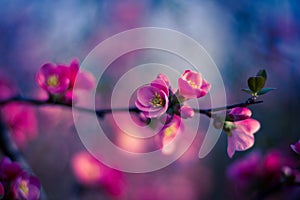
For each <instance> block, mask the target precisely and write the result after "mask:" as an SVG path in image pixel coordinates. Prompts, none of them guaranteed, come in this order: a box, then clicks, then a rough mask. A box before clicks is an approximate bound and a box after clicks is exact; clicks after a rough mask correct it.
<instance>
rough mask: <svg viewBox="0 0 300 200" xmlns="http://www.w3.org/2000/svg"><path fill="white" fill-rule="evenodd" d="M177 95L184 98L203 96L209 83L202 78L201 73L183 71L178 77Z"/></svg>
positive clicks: (207, 89) (208, 88)
mask: <svg viewBox="0 0 300 200" xmlns="http://www.w3.org/2000/svg"><path fill="white" fill-rule="evenodd" d="M178 87H179V95H181V96H183V97H185V98H188V99H189V98H200V97H203V96H205V95H206V94H207V93H208V91H209V90H210V88H211V85H210V84H209V83H208V82H207V81H206V80H205V79H203V78H202V76H201V74H200V73H198V72H195V71H191V70H185V72H184V73H183V74H182V75H181V77H180V78H179V79H178Z"/></svg>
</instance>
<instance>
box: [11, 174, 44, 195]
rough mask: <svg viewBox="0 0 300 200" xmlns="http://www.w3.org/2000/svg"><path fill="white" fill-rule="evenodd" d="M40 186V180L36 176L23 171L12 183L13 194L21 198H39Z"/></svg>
mask: <svg viewBox="0 0 300 200" xmlns="http://www.w3.org/2000/svg"><path fill="white" fill-rule="evenodd" d="M40 187H41V186H40V182H39V180H38V179H37V178H36V177H34V176H31V175H30V174H28V173H27V172H22V173H21V174H20V175H19V176H18V177H17V178H16V179H15V180H14V182H13V184H12V192H13V196H14V198H15V199H20V200H38V199H39V197H40Z"/></svg>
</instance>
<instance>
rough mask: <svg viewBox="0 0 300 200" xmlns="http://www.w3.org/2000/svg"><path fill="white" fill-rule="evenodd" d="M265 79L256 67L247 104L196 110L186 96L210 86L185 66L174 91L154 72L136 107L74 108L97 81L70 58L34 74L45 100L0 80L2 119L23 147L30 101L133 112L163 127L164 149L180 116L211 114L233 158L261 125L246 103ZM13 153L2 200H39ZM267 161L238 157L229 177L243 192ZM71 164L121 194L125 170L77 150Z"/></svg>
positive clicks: (5, 163) (33, 129)
mask: <svg viewBox="0 0 300 200" xmlns="http://www.w3.org/2000/svg"><path fill="white" fill-rule="evenodd" d="M266 80H267V73H266V71H265V70H260V71H259V72H258V73H257V74H256V75H255V76H253V77H250V78H249V79H248V88H246V89H243V91H244V92H246V93H248V94H250V97H249V98H248V99H247V100H246V101H245V102H242V103H238V104H233V105H227V106H224V107H219V108H208V109H196V108H192V107H191V106H190V105H189V100H191V99H200V98H202V97H204V96H205V95H207V94H208V93H209V91H210V89H211V88H212V87H213V85H211V84H210V83H209V82H208V81H207V80H206V79H205V78H204V77H203V76H202V74H201V73H199V72H196V71H192V70H185V71H184V72H183V74H182V75H181V76H180V77H179V78H178V89H175V88H174V87H172V85H171V83H170V80H169V78H168V76H167V75H165V74H158V75H157V77H156V79H154V80H153V81H151V82H150V83H149V84H148V85H143V86H141V87H139V88H138V89H137V91H136V99H135V107H129V108H105V109H99V110H90V109H88V108H84V107H76V100H77V96H76V93H75V89H83V90H92V89H94V88H95V86H96V80H95V78H94V77H93V75H92V74H91V73H89V72H86V71H80V67H79V61H78V59H73V60H72V61H71V62H70V64H68V65H65V64H54V63H51V62H48V63H45V64H44V65H42V66H41V68H40V69H39V71H38V72H37V75H36V81H37V83H38V85H39V86H40V87H41V88H42V89H43V90H44V91H46V93H47V94H48V98H47V99H46V100H40V99H30V98H26V97H22V96H21V95H19V94H18V93H17V92H16V91H17V90H15V89H14V88H12V87H11V86H10V85H9V84H5V83H4V82H2V81H0V88H1V90H2V92H1V95H0V108H1V118H0V119H1V121H2V122H3V123H4V124H5V126H6V128H8V130H9V131H10V132H11V137H12V138H13V142H15V143H16V144H17V146H18V147H19V148H22V147H23V146H24V145H26V142H27V141H28V140H32V139H34V137H35V136H36V134H37V124H38V121H37V119H36V117H35V111H34V110H33V109H32V105H36V106H42V105H53V106H66V107H70V108H71V107H74V108H76V109H77V110H78V111H82V112H95V113H96V114H97V116H98V117H99V119H102V118H103V117H104V116H105V115H106V114H110V113H112V111H118V112H123V111H129V112H133V113H135V114H137V116H138V117H139V118H140V119H141V121H142V122H143V123H146V124H148V123H149V122H150V121H151V120H154V119H155V120H157V121H158V122H159V123H160V125H161V127H162V128H161V129H160V131H159V133H158V134H157V135H158V136H157V138H158V144H159V146H160V147H161V149H162V152H163V151H164V149H165V147H166V146H167V145H168V144H169V143H171V142H172V140H173V139H174V138H175V137H176V136H177V134H178V133H179V132H183V128H184V126H183V125H184V120H188V119H189V118H192V117H194V116H195V114H203V115H205V116H207V117H209V118H211V120H212V121H213V125H214V127H215V128H216V129H220V130H223V131H224V133H226V135H227V138H228V140H227V141H228V142H227V154H228V156H229V157H230V158H232V157H233V155H234V154H235V152H236V151H245V150H248V149H249V148H251V147H252V146H253V145H254V142H255V139H254V134H255V133H256V132H258V130H259V129H260V126H261V125H260V122H259V121H257V120H256V119H253V118H252V111H251V110H250V109H249V108H248V106H250V105H254V104H257V103H262V101H258V100H257V98H258V97H259V96H261V95H264V94H266V93H268V92H270V91H272V90H273V89H274V88H265V83H266ZM75 85H76V88H75ZM224 116H225V117H224ZM5 133H6V132H5V131H1V135H0V136H1V137H0V140H1V142H2V143H3V142H4V143H5V142H6V141H7V140H5ZM141 134H142V133H141ZM9 145H10V144H8V145H4V146H1V147H0V148H1V150H2V152H3V154H6V153H7V152H9ZM12 145H13V144H12ZM291 149H292V150H293V151H295V152H296V153H297V154H300V141H298V142H297V143H295V144H292V145H291ZM11 155H13V153H11V154H9V155H6V156H10V158H8V157H4V158H3V159H2V161H1V162H0V198H4V199H9V198H11V199H13V198H15V199H33V200H34V199H38V198H39V196H40V191H41V186H40V184H39V181H38V180H37V178H36V177H35V176H33V175H31V174H30V173H29V172H28V171H26V170H24V169H22V167H21V165H20V164H18V163H17V162H15V160H14V157H13V156H11ZM276 155H277V154H276ZM272 156H273V154H272ZM272 156H271V157H272ZM272 158H273V157H272ZM261 159H265V161H259V160H261ZM270 159H271V158H269V157H268V155H267V156H266V157H265V158H262V157H261V156H260V155H256V154H253V155H251V156H249V159H248V160H249V162H250V163H248V160H247V164H244V163H245V161H243V160H241V161H240V162H236V164H233V165H232V166H231V167H230V168H229V170H228V174H229V177H230V179H232V180H235V181H236V182H238V181H240V180H242V183H241V187H243V188H242V189H243V190H244V189H245V188H246V189H245V190H247V189H248V188H247V186H248V185H247V184H246V183H244V182H243V181H244V179H246V178H248V177H249V178H252V179H253V182H255V181H256V180H260V179H262V178H261V176H262V177H264V175H262V174H267V173H269V172H270V170H271V171H272V170H273V169H269V168H268V167H267V166H266V167H265V163H268V162H269V160H270ZM11 160H13V161H11ZM271 160H272V159H271ZM272 161H274V159H273V160H272ZM270 162H271V161H270ZM262 163H263V164H262ZM284 164H285V163H284ZM257 166H264V167H262V168H263V170H266V172H265V171H261V169H259V170H258V171H255V169H257ZM71 168H72V170H73V172H74V176H75V177H76V180H77V182H78V184H79V185H81V186H84V187H92V188H102V189H104V190H105V191H107V192H108V193H109V194H111V195H118V194H120V193H122V188H123V187H124V182H125V181H124V177H123V174H122V173H120V172H119V171H116V170H114V169H111V168H109V167H107V166H105V165H103V164H102V163H101V162H99V161H98V160H96V159H95V158H93V157H92V156H91V155H90V154H89V153H87V152H79V153H77V154H75V155H74V157H73V159H72V164H71ZM253 170H254V171H253ZM275 171H276V172H275ZM275 171H274V170H273V171H272V173H273V172H274V174H275V173H276V177H277V179H276V181H278V180H279V179H280V178H281V177H282V176H283V177H285V178H291V177H292V178H293V181H294V182H293V183H296V182H295V180H296V177H298V173H294V171H295V168H292V167H285V165H284V166H283V165H280V166H278V169H277V168H276V170H275ZM296 171H297V170H296ZM292 172H293V173H292ZM270 173H271V172H270ZM252 174H253V175H252ZM274 174H271V175H272V177H274V176H275V175H274ZM278 174H280V175H278ZM273 175H274V176H273ZM272 180H273V179H272ZM280 180H281V179H280ZM286 180H287V179H286ZM251 187H252V186H251Z"/></svg>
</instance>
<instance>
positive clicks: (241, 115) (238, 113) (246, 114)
mask: <svg viewBox="0 0 300 200" xmlns="http://www.w3.org/2000/svg"><path fill="white" fill-rule="evenodd" d="M251 115H252V112H251V110H250V109H249V108H246V107H236V108H233V109H231V110H230V112H229V113H228V116H229V117H230V118H231V119H232V120H233V121H239V120H244V119H249V118H250V117H251Z"/></svg>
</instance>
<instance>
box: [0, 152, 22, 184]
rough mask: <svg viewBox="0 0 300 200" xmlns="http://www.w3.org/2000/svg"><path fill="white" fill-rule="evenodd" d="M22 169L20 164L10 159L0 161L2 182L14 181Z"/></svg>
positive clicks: (0, 178) (5, 158)
mask: <svg viewBox="0 0 300 200" xmlns="http://www.w3.org/2000/svg"><path fill="white" fill-rule="evenodd" d="M21 172H22V168H21V166H20V164H19V163H17V162H12V161H11V160H10V159H9V158H7V157H4V158H2V160H1V161H0V180H1V181H5V182H9V181H12V180H14V179H15V178H16V177H17V176H18V175H19V174H20V173H21Z"/></svg>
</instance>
